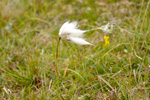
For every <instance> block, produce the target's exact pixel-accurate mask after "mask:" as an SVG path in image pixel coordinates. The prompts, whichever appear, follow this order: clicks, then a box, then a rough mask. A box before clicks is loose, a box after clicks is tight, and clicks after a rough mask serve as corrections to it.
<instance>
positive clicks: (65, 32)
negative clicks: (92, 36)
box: [55, 21, 110, 98]
mask: <svg viewBox="0 0 150 100" xmlns="http://www.w3.org/2000/svg"><path fill="white" fill-rule="evenodd" d="M109 26H110V23H108V24H106V25H103V26H101V27H98V28H96V29H90V30H80V29H78V25H77V21H73V22H69V21H67V22H65V23H64V24H63V25H62V26H61V28H60V30H59V39H58V42H57V47H56V55H55V74H56V80H57V82H56V83H57V95H58V98H59V97H60V89H59V76H58V68H57V59H58V48H59V43H60V40H61V39H62V40H67V41H70V42H72V43H75V44H78V45H93V44H91V43H89V42H87V41H86V40H85V39H84V38H83V35H84V33H85V32H89V31H93V30H98V29H101V30H102V31H104V32H107V33H109V32H110V29H109Z"/></svg>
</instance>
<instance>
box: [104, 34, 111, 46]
mask: <svg viewBox="0 0 150 100" xmlns="http://www.w3.org/2000/svg"><path fill="white" fill-rule="evenodd" d="M108 39H109V36H104V41H105V43H104V45H103V48H105V47H106V46H107V45H109V44H110V42H109V40H108Z"/></svg>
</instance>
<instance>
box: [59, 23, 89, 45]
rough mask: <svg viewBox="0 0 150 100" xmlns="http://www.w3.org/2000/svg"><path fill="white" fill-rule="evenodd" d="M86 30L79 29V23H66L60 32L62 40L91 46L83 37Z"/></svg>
mask: <svg viewBox="0 0 150 100" xmlns="http://www.w3.org/2000/svg"><path fill="white" fill-rule="evenodd" d="M84 32H86V31H85V30H80V29H78V26H77V22H76V21H74V22H69V21H67V22H65V23H64V24H63V25H62V26H61V28H60V30H59V36H60V37H61V38H62V39H65V40H69V41H71V42H73V43H76V44H79V45H91V44H90V43H89V42H87V41H85V40H84V39H83V38H82V37H83V34H84Z"/></svg>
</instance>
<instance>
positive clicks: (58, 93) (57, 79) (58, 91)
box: [55, 37, 61, 99]
mask: <svg viewBox="0 0 150 100" xmlns="http://www.w3.org/2000/svg"><path fill="white" fill-rule="evenodd" d="M60 39H61V38H60V37H59V39H58V43H57V47H56V55H55V74H56V83H57V96H58V99H60V98H59V97H60V89H59V76H58V69H57V59H58V47H59V42H60Z"/></svg>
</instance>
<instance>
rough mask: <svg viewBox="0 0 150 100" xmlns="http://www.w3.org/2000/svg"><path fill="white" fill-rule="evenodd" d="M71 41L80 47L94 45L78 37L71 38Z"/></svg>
mask: <svg viewBox="0 0 150 100" xmlns="http://www.w3.org/2000/svg"><path fill="white" fill-rule="evenodd" d="M69 40H70V41H71V42H73V43H76V44H78V45H92V44H91V43H89V42H87V41H85V40H84V39H83V38H78V37H70V38H69Z"/></svg>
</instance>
